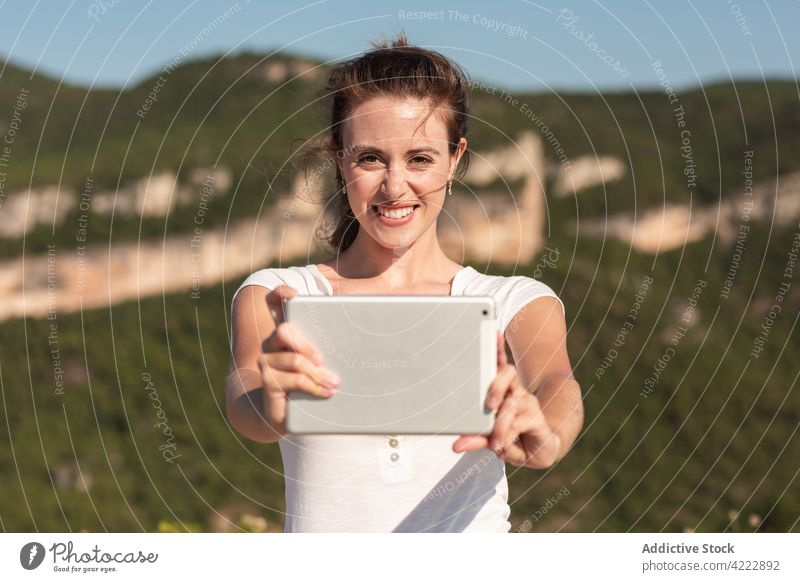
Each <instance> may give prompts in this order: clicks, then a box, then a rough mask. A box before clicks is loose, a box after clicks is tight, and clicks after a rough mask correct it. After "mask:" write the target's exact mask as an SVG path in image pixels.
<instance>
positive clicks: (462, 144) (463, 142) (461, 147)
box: [450, 137, 467, 180]
mask: <svg viewBox="0 0 800 582" xmlns="http://www.w3.org/2000/svg"><path fill="white" fill-rule="evenodd" d="M465 151H467V138H465V137H462V138H461V139H459V140H458V147H457V148H456V151H455V153H454V154H453V155H452V157H451V158H450V163H451V167H452V172H451V174H450V179H451V180H452V179H453V176H455V174H456V168H458V162H459V160H461V156H463V155H464V152H465Z"/></svg>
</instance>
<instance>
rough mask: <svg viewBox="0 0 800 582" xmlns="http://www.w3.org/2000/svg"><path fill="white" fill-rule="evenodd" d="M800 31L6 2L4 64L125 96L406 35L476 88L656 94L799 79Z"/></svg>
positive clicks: (685, 9)
mask: <svg viewBox="0 0 800 582" xmlns="http://www.w3.org/2000/svg"><path fill="white" fill-rule="evenodd" d="M419 11H427V12H428V14H425V15H424V18H423V15H422V14H419V13H418V12H419ZM215 22H216V24H213V23H215ZM798 22H800V2H798V1H797V0H794V1H792V0H785V1H770V2H766V1H765V0H754V1H747V0H736V1H734V0H705V1H700V0H695V1H693V2H691V1H685V0H670V1H664V0H662V1H655V0H637V1H629V2H624V1H619V2H610V1H606V2H597V1H589V0H586V1H583V0H582V1H564V2H558V3H556V2H545V1H543V2H532V1H527V0H508V1H506V2H485V1H484V2H472V1H466V2H455V1H452V0H451V1H449V2H442V1H436V0H428V1H425V2H422V1H402V2H373V3H365V2H363V1H362V2H355V1H353V2H348V1H333V0H319V1H314V2H305V1H303V0H301V1H300V2H266V1H264V0H261V1H259V0H238V2H237V1H231V0H221V1H220V0H217V1H213V2H212V1H210V0H206V1H201V0H195V1H192V0H175V1H172V0H170V1H163V0H162V1H161V2H154V1H150V2H148V1H145V0H138V1H134V0H91V1H88V0H87V1H73V2H69V1H66V0H62V1H57V0H42V1H35V0H31V1H27V2H22V1H8V0H6V1H3V0H0V57H2V58H8V59H9V60H10V61H12V62H14V63H17V64H22V65H25V66H27V67H30V68H34V67H36V68H37V69H38V70H39V71H41V72H44V73H48V74H50V75H53V76H55V77H57V78H62V76H63V78H64V79H65V80H66V81H71V82H73V83H81V84H86V85H92V84H94V85H96V86H105V87H108V86H115V87H122V86H124V85H127V84H135V83H136V82H138V81H139V80H141V79H142V78H143V77H146V76H148V75H150V74H153V73H155V72H157V71H159V70H160V69H161V68H162V67H163V66H164V65H165V64H167V63H168V62H170V61H171V60H172V59H173V58H174V57H175V56H176V55H178V54H179V51H180V50H181V49H182V48H183V47H186V46H188V45H190V44H191V46H192V48H191V50H190V52H189V53H188V55H187V57H186V58H188V59H193V58H196V57H201V56H208V55H210V54H217V53H221V52H227V51H230V52H232V53H236V52H240V51H242V50H244V49H248V50H255V51H259V52H264V53H268V52H270V51H272V50H275V49H284V50H287V51H293V52H295V53H297V54H300V55H306V56H311V57H316V58H319V59H323V60H329V59H334V60H335V59H341V58H344V57H347V56H350V55H353V54H357V53H359V52H361V51H363V50H365V49H367V48H369V45H368V40H369V39H371V38H375V37H377V36H380V35H384V34H386V35H391V34H392V33H393V32H394V31H397V30H400V29H404V30H405V31H406V33H407V34H408V36H409V38H410V40H411V41H412V42H414V43H416V44H420V45H423V46H428V47H431V48H436V49H437V50H440V51H441V52H443V53H445V54H447V55H448V56H451V57H452V58H454V59H455V60H456V61H457V62H459V63H460V64H461V65H462V66H464V67H465V68H466V70H467V71H468V73H469V74H470V76H471V77H472V78H473V79H475V80H479V81H486V82H488V83H491V84H493V85H497V86H501V87H504V88H509V89H512V90H534V91H539V90H548V89H550V90H566V89H569V90H581V91H590V92H591V91H597V90H626V89H630V88H631V87H635V88H637V89H646V88H653V87H655V86H657V83H658V77H657V75H656V72H655V68H654V67H653V62H654V61H660V62H661V65H662V67H663V71H664V73H665V74H666V75H667V77H668V78H669V81H670V83H671V84H672V85H673V86H674V87H675V88H676V89H679V88H682V87H692V86H696V85H698V84H701V83H709V82H715V81H719V80H723V79H730V78H733V79H754V78H755V79H760V78H761V77H762V75H763V76H766V77H767V78H783V79H794V78H795V76H796V73H795V72H793V71H796V70H797V67H796V65H797V64H798V63H800V41H799V40H798V38H797V34H796V30H795V27H793V26H792V25H793V24H794V25H796V23H798ZM193 39H194V40H193Z"/></svg>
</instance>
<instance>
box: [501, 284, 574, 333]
mask: <svg viewBox="0 0 800 582" xmlns="http://www.w3.org/2000/svg"><path fill="white" fill-rule="evenodd" d="M540 297H553V298H555V299H556V300H557V301H558V303H559V304H560V305H561V312H562V314H563V315H564V317H566V315H567V312H566V309H565V307H564V302H563V301H562V300H561V298H560V297H559V296H558V294H556V292H555V291H553V289H551V288H550V287H549V286H548V285H546V284H544V283H542V282H541V281H538V280H536V279H533V278H531V277H526V276H523V275H516V276H514V277H511V282H510V285H509V290H508V294H507V295H506V298H505V305H503V309H502V310H501V312H500V313H498V323H499V324H500V329H502V330H503V332H504V333H505V329H506V327H507V326H508V324H509V323H510V322H511V320H512V319H514V316H515V315H516V314H517V312H518V311H520V310H521V309H522V308H523V307H525V306H526V305H527V304H528V303H530V302H531V301H533V300H534V299H538V298H540Z"/></svg>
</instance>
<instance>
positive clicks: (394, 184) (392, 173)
mask: <svg viewBox="0 0 800 582" xmlns="http://www.w3.org/2000/svg"><path fill="white" fill-rule="evenodd" d="M407 186H408V184H407V182H406V175H405V172H404V171H403V169H402V168H399V167H397V166H394V167H392V166H390V167H388V168H387V169H386V173H385V174H384V177H383V183H382V184H381V190H382V192H383V193H384V194H385V195H386V196H387V197H388V198H401V197H402V196H403V194H405V192H406V190H407V189H408V188H407Z"/></svg>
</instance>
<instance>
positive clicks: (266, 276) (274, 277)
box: [231, 269, 291, 313]
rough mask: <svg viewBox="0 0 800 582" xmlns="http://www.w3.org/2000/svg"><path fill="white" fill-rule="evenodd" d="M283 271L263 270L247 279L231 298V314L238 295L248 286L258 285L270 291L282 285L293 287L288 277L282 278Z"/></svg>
mask: <svg viewBox="0 0 800 582" xmlns="http://www.w3.org/2000/svg"><path fill="white" fill-rule="evenodd" d="M282 270H283V269H261V270H260V271H256V272H255V273H253V274H252V275H250V276H249V277H247V279H245V280H244V281H243V282H242V284H241V285H239V288H238V289H237V290H236V291H235V292H234V293H233V297H231V313H233V304H234V302H235V301H236V295H237V294H238V293H239V291H241V290H242V289H244V288H245V287H247V286H248V285H258V286H259V287H265V288H267V289H270V290H272V289H275V287H278V286H280V285H291V283H289V282H287V280H286V277H284V276H282V274H281V273H280V271H282Z"/></svg>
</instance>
